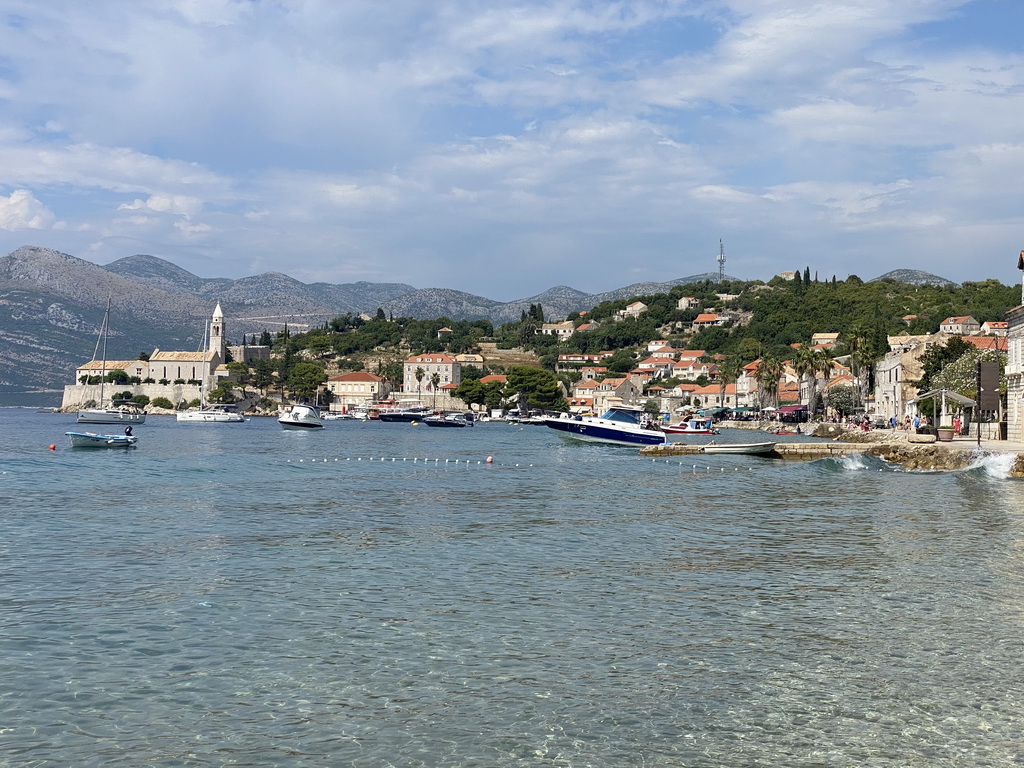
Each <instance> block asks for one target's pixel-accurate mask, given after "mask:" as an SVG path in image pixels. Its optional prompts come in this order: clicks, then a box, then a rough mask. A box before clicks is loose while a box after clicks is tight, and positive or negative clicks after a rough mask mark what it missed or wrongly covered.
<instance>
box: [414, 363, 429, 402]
mask: <svg viewBox="0 0 1024 768" xmlns="http://www.w3.org/2000/svg"><path fill="white" fill-rule="evenodd" d="M413 375H414V376H415V377H416V397H417V399H422V397H423V395H422V391H423V377H424V376H426V375H427V372H426V371H424V370H423V368H421V367H417V368H416V373H414V374H413Z"/></svg>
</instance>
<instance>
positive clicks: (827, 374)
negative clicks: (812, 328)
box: [814, 349, 834, 410]
mask: <svg viewBox="0 0 1024 768" xmlns="http://www.w3.org/2000/svg"><path fill="white" fill-rule="evenodd" d="M814 356H815V359H816V361H817V362H815V364H814V375H815V377H816V378H820V379H821V380H822V381H823V382H824V385H823V386H822V399H823V400H824V402H825V409H826V410H828V381H829V379H830V378H831V377H832V366H833V365H834V361H833V360H832V355H830V354H829V353H828V350H827V349H819V350H816V351H815V353H814ZM815 385H817V381H815Z"/></svg>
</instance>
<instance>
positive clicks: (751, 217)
mask: <svg viewBox="0 0 1024 768" xmlns="http://www.w3.org/2000/svg"><path fill="white" fill-rule="evenodd" d="M1021 29H1024V2H1020V0H974V2H967V1H966V0H820V1H816V2H811V1H808V2H796V1H795V0H632V1H631V2H625V1H618V0H603V1H598V0H521V1H518V2H503V1H502V0H387V2H381V1H380V0H162V1H160V2H157V1H156V0H133V1H132V2H124V1H123V0H89V2H77V1H76V0H48V1H47V2H39V0H3V3H0V253H3V254H6V253H9V252H11V251H13V250H15V249H16V248H18V247H19V246H22V245H35V246H41V247H46V248H53V249H56V250H59V251H63V252H65V253H69V254H71V255H73V256H77V257H79V258H82V259H86V260H88V261H91V262H94V263H96V264H108V263H110V262H113V261H116V260H117V259H121V258H124V257H126V256H131V255H133V254H150V255H153V256H158V257H160V258H163V259H166V260H168V261H170V262H172V263H174V264H177V265H178V266H180V267H182V268H184V269H187V270H188V271H190V272H192V273H194V274H196V275H198V276H200V277H205V278H213V277H228V278H241V277H246V276H250V275H257V274H261V273H264V272H283V273H285V274H287V275H290V276H291V277H293V278H296V279H298V280H301V281H303V282H306V283H311V282H329V283H351V282H356V281H360V280H367V281H372V282H401V283H408V284H410V285H412V286H414V287H416V288H452V289H456V290H460V291H466V292H468V293H472V294H477V295H480V296H485V297H488V298H491V299H494V300H498V301H511V300H514V299H517V298H524V297H530V296H534V295H536V294H539V293H541V292H542V291H544V290H546V289H548V288H551V287H553V286H557V285H567V286H571V287H573V288H576V289H578V290H582V291H586V292H594V293H596V292H600V291H606V290H612V289H615V288H619V287H622V286H625V285H630V284H632V283H636V282H644V281H667V280H672V279H676V278H680V277H686V276H690V275H694V274H700V273H705V272H717V270H718V263H717V260H716V259H717V256H718V254H719V243H720V242H721V243H722V245H723V246H724V250H725V254H726V264H725V271H726V273H727V274H729V275H730V276H734V277H737V278H740V279H747V280H755V279H756V280H769V279H770V278H771V277H772V276H773V275H775V274H778V273H779V272H781V271H784V270H796V269H800V270H802V269H804V268H805V267H807V268H809V269H810V270H811V273H812V274H818V275H819V276H820V277H821V278H822V279H831V276H832V275H837V276H838V278H839V279H844V278H846V277H847V276H848V275H850V274H855V275H857V276H858V277H860V278H862V279H864V280H869V279H872V278H874V277H878V276H879V275H882V274H884V273H886V272H888V271H890V270H893V269H921V270H925V271H927V272H931V273H933V274H937V275H940V276H942V277H945V278H948V279H950V280H954V281H956V282H963V281H965V280H985V279H989V278H995V279H997V280H1000V281H1001V282H1003V283H1005V284H1012V283H1015V282H1017V281H1019V280H1020V273H1019V272H1018V271H1017V269H1016V266H1017V255H1018V253H1019V252H1020V250H1021V249H1022V248H1024V226H1022V224H1024V53H1022V46H1021V43H1020V31H1021Z"/></svg>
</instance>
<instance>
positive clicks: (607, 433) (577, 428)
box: [544, 418, 667, 446]
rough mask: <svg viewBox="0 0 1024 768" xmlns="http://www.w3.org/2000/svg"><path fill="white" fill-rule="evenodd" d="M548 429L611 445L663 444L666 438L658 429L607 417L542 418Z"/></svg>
mask: <svg viewBox="0 0 1024 768" xmlns="http://www.w3.org/2000/svg"><path fill="white" fill-rule="evenodd" d="M544 423H545V425H546V426H547V427H548V428H549V429H553V430H555V431H556V432H557V433H558V434H559V436H560V437H564V438H566V439H568V440H579V441H582V442H586V443H610V444H612V445H631V446H645V445H664V444H665V442H666V440H667V438H666V437H665V433H664V432H662V431H660V430H653V429H644V428H643V427H639V426H637V427H633V426H630V425H625V424H622V423H620V422H615V421H610V420H607V419H582V420H576V419H562V418H559V419H555V418H547V419H545V420H544Z"/></svg>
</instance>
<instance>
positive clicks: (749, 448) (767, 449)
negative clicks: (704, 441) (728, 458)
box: [701, 443, 777, 455]
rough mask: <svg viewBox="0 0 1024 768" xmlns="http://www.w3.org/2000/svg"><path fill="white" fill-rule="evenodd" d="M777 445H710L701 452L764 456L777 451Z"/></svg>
mask: <svg viewBox="0 0 1024 768" xmlns="http://www.w3.org/2000/svg"><path fill="white" fill-rule="evenodd" d="M776 445H777V444H776V443H709V444H708V445H705V446H704V447H703V448H701V450H702V451H703V452H704V453H746V454H752V455H764V454H766V453H772V452H773V451H774V450H775V446H776Z"/></svg>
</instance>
